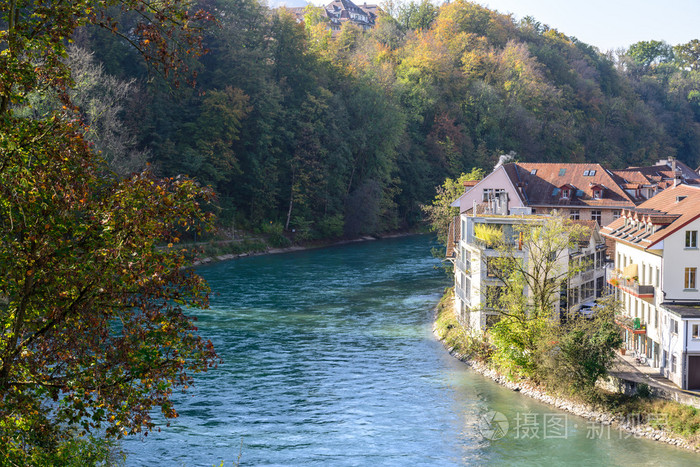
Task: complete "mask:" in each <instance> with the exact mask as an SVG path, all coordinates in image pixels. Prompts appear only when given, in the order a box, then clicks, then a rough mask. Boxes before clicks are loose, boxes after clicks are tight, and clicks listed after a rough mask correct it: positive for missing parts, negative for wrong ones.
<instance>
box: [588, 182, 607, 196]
mask: <svg viewBox="0 0 700 467" xmlns="http://www.w3.org/2000/svg"><path fill="white" fill-rule="evenodd" d="M591 190H592V192H593V199H603V196H604V195H605V187H604V186H603V185H599V184H597V183H596V184H593V186H591Z"/></svg>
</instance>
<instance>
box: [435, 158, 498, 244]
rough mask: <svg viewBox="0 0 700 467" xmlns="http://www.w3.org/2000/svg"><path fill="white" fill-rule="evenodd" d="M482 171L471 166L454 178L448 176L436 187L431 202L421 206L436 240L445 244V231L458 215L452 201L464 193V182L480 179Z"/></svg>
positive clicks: (457, 210) (457, 209)
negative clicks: (469, 170) (470, 168)
mask: <svg viewBox="0 0 700 467" xmlns="http://www.w3.org/2000/svg"><path fill="white" fill-rule="evenodd" d="M482 178H484V171H483V170H482V169H479V168H476V167H475V168H473V169H472V170H471V172H469V173H463V174H462V175H460V176H459V177H457V178H456V179H451V178H448V179H446V180H445V182H444V183H443V184H442V186H439V187H437V188H436V190H437V194H436V195H435V199H434V200H433V202H432V204H431V205H429V206H423V211H424V212H425V214H426V215H427V216H428V220H429V222H430V228H431V230H432V231H433V232H435V233H436V234H437V238H438V241H439V242H440V243H441V244H443V245H447V232H448V230H449V226H450V223H452V222H453V220H454V218H455V216H458V215H459V208H456V207H452V203H453V202H455V200H457V198H459V197H460V196H461V195H462V194H463V193H464V182H466V181H469V180H481V179H482Z"/></svg>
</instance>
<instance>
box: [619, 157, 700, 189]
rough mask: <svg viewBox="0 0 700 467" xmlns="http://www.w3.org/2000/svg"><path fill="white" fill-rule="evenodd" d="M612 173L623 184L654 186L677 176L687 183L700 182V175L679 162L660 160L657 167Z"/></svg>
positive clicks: (635, 168) (636, 168) (651, 166)
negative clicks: (674, 168) (673, 166)
mask: <svg viewBox="0 0 700 467" xmlns="http://www.w3.org/2000/svg"><path fill="white" fill-rule="evenodd" d="M674 163H675V166H676V171H675V173H674V171H673V168H672V165H673V164H674ZM611 172H612V173H613V174H614V175H616V176H618V177H620V178H621V179H622V182H623V183H638V184H641V185H653V184H656V183H658V182H661V181H669V180H671V181H672V180H673V179H674V178H676V176H679V177H680V178H681V179H683V180H685V181H686V182H687V183H697V182H700V175H698V174H697V173H696V172H695V171H694V170H693V169H691V168H690V167H688V166H687V165H685V164H684V163H683V162H681V161H679V160H676V161H670V160H660V161H659V162H658V163H657V164H656V165H647V166H643V167H628V168H626V169H620V170H612V171H611Z"/></svg>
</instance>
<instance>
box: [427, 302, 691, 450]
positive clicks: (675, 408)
mask: <svg viewBox="0 0 700 467" xmlns="http://www.w3.org/2000/svg"><path fill="white" fill-rule="evenodd" d="M434 332H435V335H436V336H437V337H438V339H440V340H441V341H442V342H443V343H444V345H445V347H446V348H447V349H448V350H449V351H450V352H451V353H452V354H453V355H455V356H456V357H457V358H459V359H460V360H463V361H465V362H467V363H469V364H471V366H472V367H474V368H475V369H477V370H478V371H480V372H481V373H484V374H487V373H488V374H489V376H491V377H493V376H494V374H498V377H497V378H493V379H494V380H496V381H498V382H503V381H508V378H507V376H506V375H504V374H501V373H500V372H499V371H498V368H497V365H496V364H495V363H494V362H493V361H492V359H491V356H492V353H493V352H492V349H491V348H490V345H489V344H488V338H487V336H486V335H484V336H471V335H470V334H469V333H467V332H466V330H465V329H464V328H463V327H462V325H461V324H460V323H459V321H458V320H457V317H456V315H455V312H454V306H453V290H452V289H451V288H449V289H446V292H445V294H444V295H443V297H442V299H441V300H440V303H439V304H438V306H437V313H436V317H435V323H434ZM518 384H519V385H523V386H528V387H531V388H534V391H532V392H529V393H528V394H529V395H531V396H532V397H535V395H534V393H539V394H544V395H546V396H548V397H546V398H543V397H536V398H538V399H540V400H544V401H545V402H549V403H553V402H551V401H553V400H559V401H561V400H562V399H565V400H568V401H570V402H571V403H572V404H576V405H578V406H579V407H586V411H588V412H597V413H601V412H602V413H604V414H608V417H606V418H607V419H609V420H615V421H616V423H617V425H619V426H620V428H621V429H626V430H629V431H634V430H637V431H636V432H637V433H639V432H644V433H645V434H646V435H647V436H648V437H650V438H652V439H660V440H666V441H672V440H673V439H679V438H680V439H682V440H683V441H684V444H685V445H686V447H688V448H690V449H694V450H696V451H698V450H700V410H698V409H696V408H695V407H692V406H689V405H686V404H681V403H679V402H675V401H670V400H663V399H658V398H653V397H651V396H650V394H649V391H648V387H646V388H645V386H644V385H640V389H638V393H637V394H636V395H633V396H629V395H625V394H621V393H613V392H609V391H606V390H604V389H602V388H599V387H595V388H594V389H592V393H587V394H585V396H584V395H581V394H577V393H576V392H575V390H574V388H572V387H568V386H567V385H566V384H561V385H559V386H558V387H556V388H553V387H547V386H545V385H543V384H541V383H538V382H536V381H531V380H526V379H521V380H519V381H518ZM645 389H646V390H645ZM523 392H524V393H525V391H523ZM584 416H585V415H584ZM630 420H633V421H634V423H629V421H630ZM648 429H651V430H655V431H654V432H652V433H648ZM657 435H658V436H657ZM672 444H675V443H672Z"/></svg>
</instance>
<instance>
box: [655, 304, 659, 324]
mask: <svg viewBox="0 0 700 467" xmlns="http://www.w3.org/2000/svg"><path fill="white" fill-rule="evenodd" d="M654 327H655V328H656V329H659V309H658V308H654Z"/></svg>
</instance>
